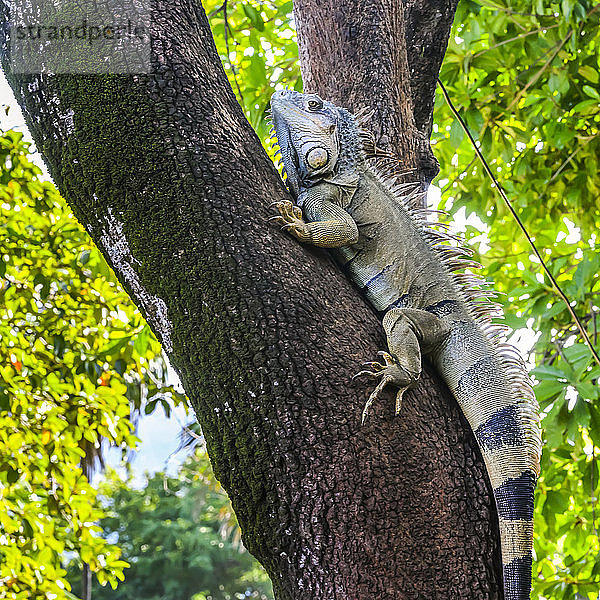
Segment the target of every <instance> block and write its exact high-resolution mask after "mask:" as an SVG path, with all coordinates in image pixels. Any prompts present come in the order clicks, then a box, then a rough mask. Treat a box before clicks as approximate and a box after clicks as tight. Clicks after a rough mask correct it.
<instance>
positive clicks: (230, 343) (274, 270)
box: [2, 0, 501, 600]
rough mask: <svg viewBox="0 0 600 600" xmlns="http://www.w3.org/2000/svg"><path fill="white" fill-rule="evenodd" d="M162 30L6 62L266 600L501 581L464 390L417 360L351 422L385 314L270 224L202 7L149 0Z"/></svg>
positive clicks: (476, 588) (272, 187) (478, 590)
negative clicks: (113, 63)
mask: <svg viewBox="0 0 600 600" xmlns="http://www.w3.org/2000/svg"><path fill="white" fill-rule="evenodd" d="M339 10H343V9H339ZM390 10H394V9H393V7H392V8H391V9H390ZM382 18H385V15H384V16H383V17H382ZM2 19H3V22H2V30H3V31H4V32H5V31H6V27H7V16H6V14H4V13H3V14H2ZM153 36H154V41H153V72H152V73H151V74H150V75H134V76H116V75H112V76H80V75H62V76H48V75H36V76H21V75H14V74H11V73H10V71H9V70H8V72H7V75H8V76H9V80H10V83H11V85H12V87H13V89H14V91H15V94H16V96H17V98H18V100H19V102H20V103H21V105H22V107H23V109H24V112H25V116H26V119H27V121H28V125H29V127H30V130H31V132H32V135H33V136H34V139H35V140H36V143H37V145H38V148H39V149H40V151H41V152H42V154H43V156H44V158H45V160H46V162H47V164H48V168H49V170H50V172H51V174H52V176H53V177H54V180H55V181H56V183H57V185H58V186H59V189H60V190H61V192H62V194H63V195H64V196H65V198H66V199H67V201H68V202H69V203H70V205H71V206H72V207H73V210H74V212H75V214H76V216H77V218H78V219H79V220H80V221H81V222H82V223H83V224H84V225H85V226H86V228H87V229H88V231H89V232H90V233H91V235H92V237H93V238H94V240H95V241H96V243H97V244H98V245H99V247H100V248H101V250H102V251H103V253H104V254H105V255H106V256H107V258H108V260H109V261H110V262H111V264H112V266H113V268H114V269H115V271H116V273H117V275H118V276H119V278H120V280H121V281H122V282H123V283H124V285H125V286H126V288H127V290H128V291H129V293H130V294H131V295H132V297H133V299H134V300H135V301H136V302H137V304H138V305H139V306H140V308H141V309H142V310H143V312H144V314H145V316H146V318H147V319H148V322H149V323H150V325H151V326H152V328H153V330H154V331H155V332H156V334H157V335H158V337H159V338H160V339H161V340H162V341H163V344H164V347H165V348H166V350H167V352H168V354H169V357H170V359H171V361H172V363H173V365H174V366H175V367H176V369H177V371H178V372H179V374H180V376H181V378H182V381H183V383H184V386H185V389H186V392H187V394H188V395H189V397H190V400H191V402H192V404H193V406H194V409H195V410H196V413H197V415H198V419H199V421H200V423H201V424H202V428H203V431H204V434H205V436H206V440H207V444H208V449H209V452H210V456H211V460H212V462H213V466H214V468H215V473H216V475H217V476H218V478H219V479H220V481H221V482H222V484H223V486H224V487H225V489H226V490H227V491H228V493H229V494H230V496H231V499H232V502H233V505H234V508H235V510H236V513H237V515H238V518H239V521H240V524H241V527H242V530H243V539H244V543H245V545H246V546H247V547H248V549H249V550H250V551H251V552H252V553H253V554H254V555H255V556H256V557H257V558H258V559H259V560H260V561H261V562H262V563H263V565H264V566H265V567H266V569H267V571H268V572H269V574H270V576H271V577H272V579H273V585H274V590H275V594H276V597H277V599H278V600H300V599H307V600H308V599H310V600H315V599H323V600H325V599H327V600H330V599H333V598H338V599H344V600H348V599H351V600H352V599H356V600H358V599H361V600H363V599H364V598H390V599H392V598H394V599H407V600H414V599H418V598H423V599H425V598H427V599H440V600H441V599H444V600H448V599H452V598H456V599H458V598H460V599H467V598H473V599H474V598H478V599H479V598H481V599H483V598H486V599H488V598H498V597H499V595H500V592H499V585H500V584H499V581H500V578H501V572H500V570H499V567H498V534H497V531H496V525H495V512H494V508H493V500H492V498H491V494H490V490H489V487H488V484H487V479H486V476H485V470H484V467H483V464H482V461H481V458H480V456H479V454H478V451H477V449H476V446H475V442H474V440H473V437H472V435H471V432H470V430H469V428H468V425H467V424H466V422H465V421H464V420H463V419H462V417H461V415H460V413H459V411H458V409H457V407H456V405H455V403H454V402H452V401H451V399H448V394H447V393H446V394H444V393H440V392H439V390H440V389H443V388H442V387H441V384H440V383H439V382H438V381H437V380H435V376H434V375H432V374H428V375H427V376H426V377H425V378H423V380H422V382H421V383H420V384H419V386H418V388H417V389H416V390H414V391H413V392H411V393H409V394H408V395H407V397H406V400H405V405H404V407H403V411H402V415H401V416H400V417H394V415H393V401H392V395H391V394H390V396H389V401H388V402H381V403H378V404H377V406H375V407H374V409H373V411H372V413H371V416H370V418H369V421H368V423H367V424H366V426H364V427H361V425H360V415H361V410H362V407H363V405H364V402H365V399H366V397H367V396H368V393H369V390H370V388H371V385H370V384H369V383H368V382H364V381H361V382H359V383H351V377H352V375H353V374H354V373H355V372H356V370H357V369H358V367H359V365H360V363H361V362H363V361H365V360H369V359H372V358H373V357H374V356H375V353H376V351H377V350H379V349H381V348H383V347H384V338H383V334H382V330H381V324H380V321H379V319H378V318H377V317H376V315H375V314H374V313H373V312H372V310H371V309H370V308H369V307H368V306H367V305H366V304H365V302H364V301H363V300H362V299H361V297H360V295H359V294H358V293H357V291H356V290H355V289H354V288H353V287H352V285H351V284H350V283H349V282H348V281H347V280H346V279H345V278H344V277H343V275H342V274H341V273H340V272H339V270H338V269H337V268H336V267H335V265H334V264H333V263H332V262H331V260H330V259H329V257H328V256H327V255H326V254H325V253H322V252H318V251H314V250H313V249H310V248H306V247H302V246H300V245H299V244H297V243H296V242H294V241H293V240H292V239H290V238H289V237H288V236H286V235H285V234H283V233H281V232H280V231H279V230H278V228H277V227H273V226H271V225H269V224H268V222H267V219H268V217H269V216H270V214H271V213H270V210H269V208H268V205H269V203H270V202H271V201H272V200H273V199H276V198H283V197H286V194H287V193H286V191H285V189H284V187H283V185H282V184H281V182H280V181H279V179H278V176H277V174H276V172H275V170H274V169H273V167H272V165H271V164H270V162H269V160H268V158H267V156H266V154H265V153H264V152H263V151H262V148H261V146H260V143H259V140H258V139H257V138H256V136H255V134H254V132H253V131H252V129H251V127H250V125H249V124H248V122H247V121H246V119H245V118H244V116H243V114H242V111H241V109H240V107H239V105H238V104H237V102H236V100H235V97H234V95H233V93H232V91H231V89H230V87H229V85H228V82H227V79H226V76H225V74H224V72H223V69H222V67H221V64H220V62H219V58H218V55H217V53H216V50H215V47H214V44H213V41H212V37H211V34H210V29H209V26H208V22H207V19H206V16H205V14H204V12H203V10H202V7H201V6H200V3H199V2H196V1H195V0H194V1H193V0H179V1H177V2H173V1H172V0H168V1H167V0H159V1H157V2H156V3H155V4H154V9H153ZM2 42H3V43H2V46H3V59H4V66H5V69H7V67H8V62H7V57H6V40H5V39H3V40H2ZM304 52H306V48H304ZM440 60H441V58H440ZM374 76H376V74H374ZM378 101H379V102H387V101H388V99H387V98H379V99H378ZM414 118H415V117H414V115H413V119H414ZM415 123H416V121H415Z"/></svg>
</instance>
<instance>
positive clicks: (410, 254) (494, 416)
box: [271, 91, 541, 600]
mask: <svg viewBox="0 0 600 600" xmlns="http://www.w3.org/2000/svg"><path fill="white" fill-rule="evenodd" d="M271 108H272V112H273V122H274V127H275V134H276V136H277V141H278V144H279V147H280V152H281V157H282V160H283V163H284V166H285V169H286V173H287V176H288V179H287V182H288V186H289V188H290V191H291V193H292V195H293V196H294V198H295V205H294V204H292V203H290V202H288V201H281V202H277V203H275V206H276V207H277V209H278V212H279V214H278V215H276V216H275V217H273V221H275V222H276V223H279V224H280V225H282V226H283V228H284V229H285V230H287V231H288V232H289V233H291V234H292V235H293V236H294V237H296V238H297V239H298V240H299V241H301V242H304V243H309V244H313V245H316V246H321V247H324V248H331V249H332V252H333V254H334V256H335V258H336V259H337V261H338V262H339V263H340V265H341V266H342V268H343V269H344V270H345V271H346V272H347V273H348V275H349V276H350V277H351V278H352V279H353V281H354V282H355V283H356V284H357V285H358V286H359V287H360V288H361V289H362V290H363V292H364V294H365V296H366V297H367V299H368V300H369V302H370V303H371V304H372V305H373V307H374V308H375V309H376V310H378V311H380V313H381V314H382V315H383V321H382V324H383V327H384V330H385V333H386V336H387V343H388V350H389V352H380V353H379V354H380V355H381V356H382V358H383V360H384V362H383V363H379V362H370V363H366V364H365V368H364V369H363V370H362V371H361V372H360V373H358V375H368V376H371V377H374V378H379V383H378V385H377V387H376V388H375V390H374V391H373V393H372V394H371V395H370V397H369V399H368V401H367V403H366V406H365V409H364V412H363V421H364V419H365V418H366V416H367V412H368V409H369V407H370V406H371V404H372V403H373V402H374V401H375V400H377V398H378V397H379V394H380V393H381V391H382V390H383V389H384V388H385V387H386V386H388V385H394V386H396V387H397V388H398V392H397V396H396V413H398V412H399V411H400V409H401V403H402V397H403V395H404V393H405V391H406V390H407V389H409V388H410V387H411V386H413V385H414V384H415V382H416V381H417V380H418V379H419V377H420V374H421V360H422V356H427V357H428V358H429V360H431V361H432V362H433V364H434V365H435V366H436V367H437V369H438V370H439V371H440V373H441V374H442V376H443V377H444V379H445V380H446V382H447V384H448V387H449V388H450V390H451V391H452V393H453V394H454V396H455V397H456V399H457V401H458V403H459V405H460V406H461V408H462V410H463V412H464V414H465V416H466V418H467V420H468V421H469V424H470V425H471V427H472V428H473V431H474V432H475V437H476V438H477V441H478V443H479V446H480V448H481V451H482V455H483V458H484V460H485V463H486V467H487V470H488V473H489V476H490V479H491V482H492V486H493V488H494V495H495V498H496V504H497V507H498V514H499V517H500V533H501V543H502V558H503V565H504V587H505V598H506V600H524V599H526V598H529V592H530V587H531V566H532V557H531V552H532V544H533V493H534V487H535V482H536V479H537V475H538V473H539V458H540V451H541V441H540V433H539V426H538V414H537V405H536V402H535V398H534V396H533V392H532V390H531V386H530V384H529V380H528V377H527V374H526V372H525V370H524V366H523V363H522V361H521V359H520V358H519V357H518V355H517V353H516V351H515V350H514V349H512V348H510V347H508V346H506V345H505V344H501V343H499V342H497V341H495V337H496V336H497V334H498V329H499V328H498V326H496V325H493V324H492V323H491V316H492V313H491V311H493V306H492V305H490V304H489V303H487V302H486V296H489V294H487V295H486V292H484V291H483V290H482V289H481V287H480V281H479V280H477V279H476V278H474V277H472V276H470V275H468V274H465V273H464V272H461V271H462V270H464V268H465V267H472V266H473V263H470V262H469V261H465V260H464V257H465V256H468V252H467V251H466V250H464V249H462V248H460V247H458V248H457V247H456V246H452V245H449V244H448V243H447V242H448V241H449V239H450V236H448V235H447V234H444V233H443V232H440V231H437V230H435V229H433V228H432V227H431V226H430V225H429V224H428V222H427V221H426V220H425V219H424V218H423V215H422V214H421V211H418V210H416V209H414V208H411V205H410V203H409V201H410V200H411V198H410V197H409V198H408V199H407V198H406V197H403V196H402V195H401V193H399V190H398V189H397V187H396V188H395V187H394V184H393V182H391V181H390V180H386V179H385V178H384V177H382V176H381V174H380V173H379V172H378V171H377V169H376V168H374V167H373V166H372V165H371V164H370V163H369V161H368V159H367V156H366V155H365V152H364V151H363V143H362V141H363V140H364V133H363V132H362V131H361V129H360V127H359V126H358V125H357V123H356V122H355V120H354V118H353V117H352V115H350V113H348V112H347V111H346V110H344V109H342V108H339V107H337V106H335V105H333V104H331V103H329V102H323V101H322V100H321V99H320V98H319V97H318V96H316V95H314V94H300V93H299V92H293V91H284V92H276V93H275V94H273V97H272V98H271ZM456 271H459V272H458V273H457V272H456Z"/></svg>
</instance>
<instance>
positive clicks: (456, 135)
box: [450, 119, 465, 148]
mask: <svg viewBox="0 0 600 600" xmlns="http://www.w3.org/2000/svg"><path fill="white" fill-rule="evenodd" d="M464 137H465V132H464V130H463V128H462V125H461V124H460V121H459V120H458V119H455V120H454V121H452V125H451V126H450V143H451V144H452V145H453V146H454V147H455V148H458V147H459V146H460V143H461V142H462V140H463V138H464Z"/></svg>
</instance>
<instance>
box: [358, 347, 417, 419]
mask: <svg viewBox="0 0 600 600" xmlns="http://www.w3.org/2000/svg"><path fill="white" fill-rule="evenodd" d="M377 354H378V355H379V356H381V357H382V358H383V360H384V361H385V364H382V363H380V362H377V361H370V362H366V363H363V367H369V368H368V369H363V370H362V371H359V372H358V373H357V374H356V375H354V377H352V379H353V380H354V379H356V378H358V377H361V376H362V375H367V376H369V377H372V378H377V377H381V381H380V382H379V383H378V384H377V387H376V388H375V389H374V390H373V392H372V393H371V395H370V396H369V399H368V400H367V402H366V404H365V407H364V409H363V412H362V419H361V424H362V425H364V424H365V421H366V419H367V414H368V412H369V408H370V407H371V404H373V402H375V400H377V399H378V398H379V395H380V394H381V392H382V391H383V390H384V389H385V387H386V386H388V385H395V386H397V387H398V388H400V389H399V390H398V393H397V395H396V414H398V413H399V412H400V407H401V406H402V397H403V396H404V392H405V391H406V390H407V389H409V388H411V387H412V386H413V385H414V384H415V383H416V382H417V380H418V378H419V375H418V374H417V375H414V374H412V373H409V372H408V371H406V370H405V369H403V368H402V367H401V366H400V365H399V364H398V363H397V362H396V361H395V360H394V357H393V356H392V355H391V354H389V353H388V352H385V351H383V350H380V351H379V352H378V353H377ZM369 369H373V370H369Z"/></svg>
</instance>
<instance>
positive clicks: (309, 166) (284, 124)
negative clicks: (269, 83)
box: [271, 90, 357, 197]
mask: <svg viewBox="0 0 600 600" xmlns="http://www.w3.org/2000/svg"><path fill="white" fill-rule="evenodd" d="M271 111H272V115H273V126H274V128H275V135H276V136H277V142H278V144H279V148H280V149H281V159H282V160H283V165H284V167H285V170H286V173H287V182H288V186H289V188H290V192H292V194H293V195H294V196H296V197H297V196H298V194H299V192H300V189H301V188H302V187H306V186H307V185H310V184H311V183H314V182H315V181H316V180H319V179H321V178H325V177H331V175H332V174H334V173H336V171H337V170H338V169H339V166H340V162H341V161H340V154H342V153H343V151H344V149H345V148H343V147H342V146H344V140H345V138H346V137H347V135H345V132H346V131H347V130H348V128H349V127H351V128H354V129H357V127H356V125H355V124H354V120H353V117H352V116H351V115H350V113H348V112H347V111H346V110H344V109H343V108H339V107H337V106H335V104H332V103H331V102H325V101H323V100H321V98H319V96H317V95H316V94H301V93H300V92H296V91H293V90H284V91H279V92H275V93H274V94H273V96H271ZM352 137H356V136H352ZM346 149H347V148H346Z"/></svg>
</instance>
